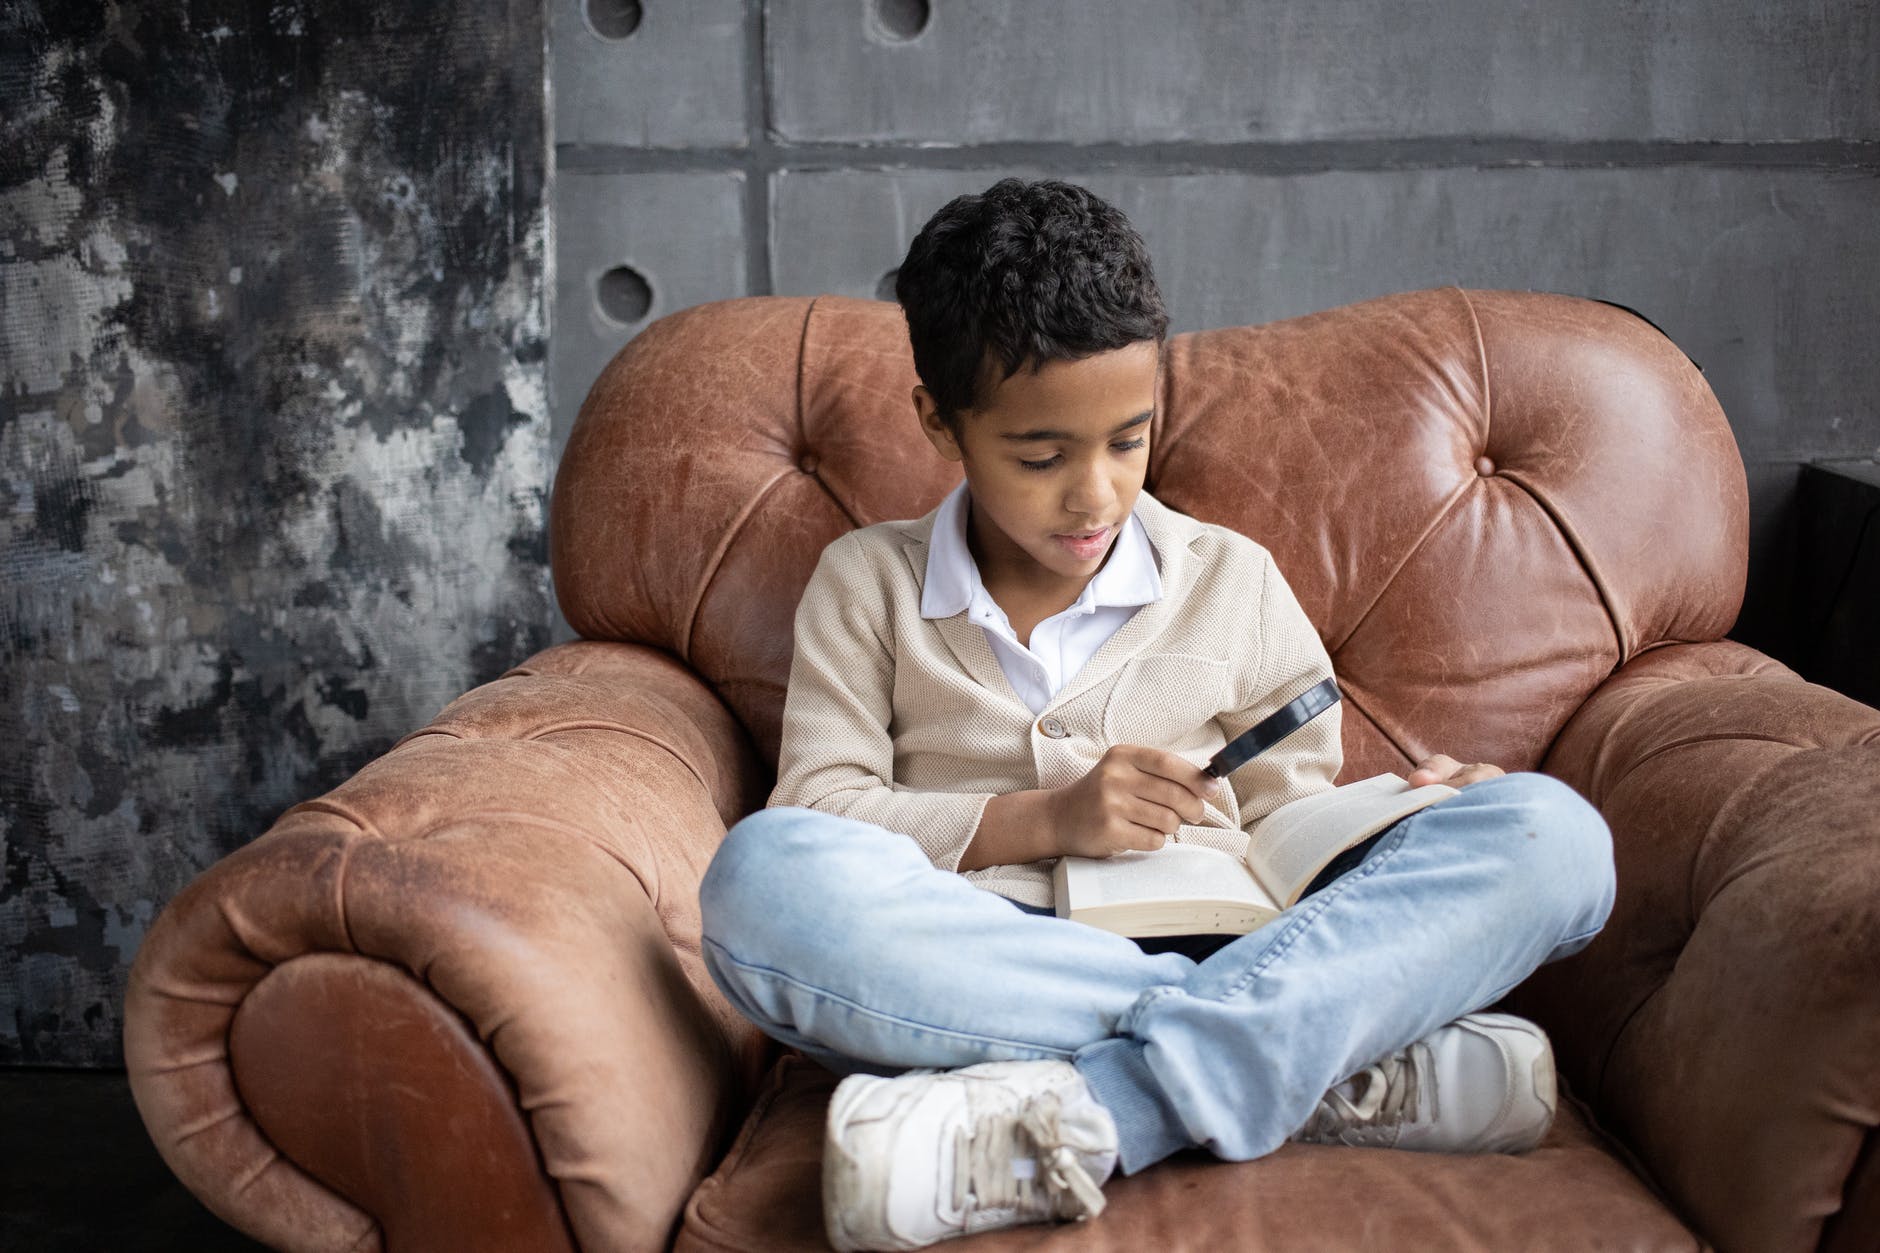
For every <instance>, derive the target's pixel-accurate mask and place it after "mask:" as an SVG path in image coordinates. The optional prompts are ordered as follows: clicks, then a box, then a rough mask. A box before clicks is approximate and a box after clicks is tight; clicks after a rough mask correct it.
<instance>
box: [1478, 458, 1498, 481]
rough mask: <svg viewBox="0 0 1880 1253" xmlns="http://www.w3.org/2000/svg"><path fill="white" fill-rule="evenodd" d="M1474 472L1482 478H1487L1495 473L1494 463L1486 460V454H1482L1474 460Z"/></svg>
mask: <svg viewBox="0 0 1880 1253" xmlns="http://www.w3.org/2000/svg"><path fill="white" fill-rule="evenodd" d="M1475 472H1476V473H1477V474H1479V475H1481V476H1482V477H1483V478H1487V477H1488V476H1489V475H1491V474H1493V473H1494V472H1495V463H1494V462H1492V461H1490V460H1489V459H1488V454H1487V453H1483V454H1482V455H1481V456H1479V457H1477V458H1476V459H1475Z"/></svg>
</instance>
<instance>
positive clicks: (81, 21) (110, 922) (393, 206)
mask: <svg viewBox="0 0 1880 1253" xmlns="http://www.w3.org/2000/svg"><path fill="white" fill-rule="evenodd" d="M542 20H543V19H542V15H541V13H540V12H539V11H538V9H537V7H536V6H535V4H534V3H533V2H532V0H507V2H505V0H497V2H496V3H493V4H489V3H486V4H477V5H445V4H436V5H416V4H406V5H392V6H373V5H358V4H354V3H350V2H349V0H278V2H276V3H270V4H263V5H251V4H247V3H243V2H241V0H177V2H175V3H164V4H144V5H136V4H110V5H105V4H91V3H68V2H67V0H36V2H35V0H20V2H14V3H8V4H6V5H4V6H0V744H3V745H4V746H5V748H4V751H0V846H4V854H5V873H4V880H0V1063H20V1062H26V1063H54V1064H112V1063H116V1062H117V1061H119V1060H120V1058H121V1052H120V1047H119V1031H120V1021H119V1011H120V1007H121V1005H122V1000H123V985H124V974H125V971H126V969H127V967H128V965H129V962H130V960H131V957H132V956H133V954H134V953H135V951H136V949H137V946H138V943H139V941H140V939H141V938H142V936H143V933H144V929H145V927H146V926H147V925H148V924H149V922H150V920H151V918H152V917H153V916H154V914H155V912H156V911H157V910H158V909H159V908H161V907H162V905H163V904H164V903H165V902H167V901H168V900H169V898H170V897H171V896H173V895H174V894H175V893H176V891H177V890H178V889H180V888H181V887H182V886H183V885H184V884H185V883H186V882H187V881H188V880H189V879H191V878H193V877H194V876H195V875H196V874H197V873H199V872H200V871H201V870H202V869H203V868H204V867H206V866H207V865H208V864H209V863H211V862H213V861H215V860H216V859H217V858H219V857H221V856H222V855H224V854H226V853H228V852H230V851H231V850H233V849H234V848H236V847H238V846H239V845H241V844H243V843H245V842H246V841H248V840H250V839H252V838H254V837H255V836H256V835H258V834H260V832H261V831H262V830H264V829H265V828H266V827H267V825H268V824H269V823H270V822H272V821H273V819H274V818H275V817H276V816H277V815H278V814H279V813H280V811H281V810H282V809H284V808H286V807H287V806H288V805H290V804H292V803H294V802H296V801H298V800H301V799H304V798H307V797H310V796H314V795H317V794H318V793H320V792H322V791H324V790H326V789H328V788H330V787H332V786H333V785H334V784H336V783H338V782H339V781H340V780H341V779H343V778H345V777H346V776H347V775H348V774H350V773H351V772H352V771H353V770H355V769H357V768H358V767H359V766H360V765H362V764H364V763H365V762H366V761H368V760H370V759H371V758H372V757H374V756H377V755H378V754H379V753H381V752H383V751H384V750H385V749H386V748H387V747H388V746H389V745H390V744H391V742H392V740H393V739H395V738H396V737H397V736H399V735H402V734H403V733H404V732H406V731H408V730H410V729H412V728H413V727H415V726H418V725H420V724H422V723H423V722H425V721H427V720H428V719H429V718H430V717H431V716H432V715H433V714H435V713H436V712H437V710H438V709H439V707H441V706H442V705H443V704H444V703H445V702H446V701H448V700H449V699H451V698H452V697H454V696H456V695H457V694H458V693H460V692H461V691H463V690H464V689H465V688H467V687H469V686H471V685H472V684H474V683H477V682H480V681H482V680H484V679H488V678H491V677H493V676H494V675H496V674H497V673H499V672H501V671H502V670H504V669H506V668H508V667H509V666H510V665H513V664H514V663H515V662H516V661H518V660H519V659H521V658H522V657H524V656H526V655H527V654H528V653H529V652H531V651H533V650H534V649H536V648H538V647H540V646H541V645H542V644H543V643H544V642H545V641H546V639H547V635H548V625H547V624H548V611H547V596H548V589H547V574H546V556H545V543H544V532H543V523H544V493H545V490H546V485H547V483H548V479H549V464H550V463H549V461H548V408H547V380H546V360H545V358H546V352H547V345H546V328H545V321H546V316H545V315H546V312H547V308H546V301H547V296H546V290H545V284H544V279H543V273H544V269H545V263H546V260H547V257H546V231H547V213H546V208H545V200H544V177H543V175H544V169H545V161H546V156H547V153H546V137H545V136H546V128H545V117H544V94H543V77H544V75H543V51H542V49H543V26H542Z"/></svg>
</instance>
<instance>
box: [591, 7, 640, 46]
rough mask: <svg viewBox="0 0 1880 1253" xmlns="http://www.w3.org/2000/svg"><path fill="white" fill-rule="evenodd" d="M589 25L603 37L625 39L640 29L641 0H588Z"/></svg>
mask: <svg viewBox="0 0 1880 1253" xmlns="http://www.w3.org/2000/svg"><path fill="white" fill-rule="evenodd" d="M586 5H587V21H588V27H589V29H591V30H592V31H593V32H594V33H595V34H596V35H599V36H600V37H601V38H602V39H625V38H626V37H627V36H628V35H631V34H632V33H633V32H634V31H636V30H638V29H640V0H586Z"/></svg>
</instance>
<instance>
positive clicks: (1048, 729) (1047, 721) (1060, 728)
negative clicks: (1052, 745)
mask: <svg viewBox="0 0 1880 1253" xmlns="http://www.w3.org/2000/svg"><path fill="white" fill-rule="evenodd" d="M1038 729H1039V730H1040V731H1043V732H1044V733H1045V734H1046V735H1048V736H1050V737H1051V738H1052V739H1054V740H1061V739H1063V738H1064V737H1065V736H1067V735H1069V734H1070V731H1069V730H1067V729H1066V728H1065V726H1064V724H1063V723H1062V722H1059V721H1058V720H1057V719H1056V718H1044V719H1041V720H1040V721H1039V723H1038Z"/></svg>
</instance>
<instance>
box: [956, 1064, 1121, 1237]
mask: <svg viewBox="0 0 1880 1253" xmlns="http://www.w3.org/2000/svg"><path fill="white" fill-rule="evenodd" d="M1059 1112H1060V1107H1059V1104H1058V1098H1057V1095H1056V1093H1046V1094H1043V1095H1041V1096H1038V1097H1035V1098H1033V1099H1032V1101H1031V1102H1030V1103H1029V1104H1028V1105H1027V1107H1026V1108H1025V1110H1024V1112H1023V1113H1022V1114H1020V1115H1019V1116H1018V1117H1017V1118H1016V1119H1014V1118H1012V1117H1011V1114H1010V1113H1009V1111H1006V1110H988V1111H986V1112H984V1113H982V1114H980V1115H979V1116H978V1117H977V1118H975V1119H974V1120H973V1123H972V1126H971V1128H970V1129H968V1128H967V1127H964V1126H961V1127H957V1128H955V1129H954V1132H953V1154H954V1156H953V1208H954V1209H955V1210H956V1211H958V1212H960V1213H962V1214H965V1215H966V1216H968V1217H969V1218H970V1216H971V1214H972V1212H974V1211H976V1210H982V1209H1017V1210H1018V1211H1019V1212H1020V1213H1025V1214H1034V1215H1041V1216H1053V1217H1060V1218H1077V1219H1083V1218H1094V1217H1096V1216H1097V1215H1098V1214H1101V1213H1102V1212H1103V1204H1104V1201H1103V1190H1102V1189H1101V1188H1099V1187H1098V1186H1097V1184H1096V1182H1095V1181H1094V1180H1093V1179H1091V1177H1090V1172H1089V1171H1088V1170H1086V1169H1084V1164H1083V1162H1081V1161H1080V1160H1078V1156H1077V1147H1078V1146H1076V1145H1072V1144H1069V1143H1066V1142H1065V1137H1064V1132H1063V1130H1062V1128H1061V1127H1060V1125H1059V1119H1058V1114H1059ZM1089 1147H1090V1150H1091V1151H1092V1152H1096V1151H1099V1146H1095V1145H1092V1146H1089ZM1041 1181H1042V1187H1041V1186H1040V1182H1041ZM969 1205H970V1208H969ZM967 1229H968V1230H971V1227H970V1226H969V1227H968V1228H967Z"/></svg>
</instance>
